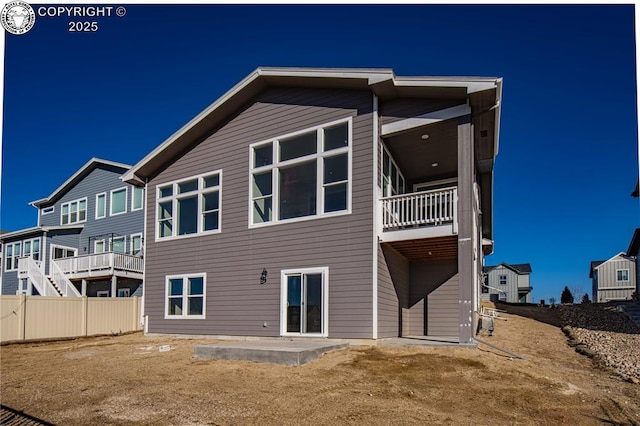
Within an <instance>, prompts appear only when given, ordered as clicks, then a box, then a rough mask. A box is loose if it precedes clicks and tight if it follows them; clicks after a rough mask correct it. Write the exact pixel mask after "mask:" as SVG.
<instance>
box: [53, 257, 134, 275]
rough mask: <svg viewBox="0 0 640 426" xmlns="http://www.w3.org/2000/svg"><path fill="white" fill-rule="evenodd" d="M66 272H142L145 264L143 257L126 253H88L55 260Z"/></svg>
mask: <svg viewBox="0 0 640 426" xmlns="http://www.w3.org/2000/svg"><path fill="white" fill-rule="evenodd" d="M55 263H57V264H58V266H59V267H60V269H61V270H62V272H63V273H65V274H77V273H82V272H94V271H101V270H111V269H115V270H121V271H129V272H137V273H142V271H143V268H144V264H143V260H142V258H141V257H138V256H132V255H130V254H125V253H113V252H109V253H98V254H87V255H82V256H76V257H69V258H66V259H58V260H56V261H55Z"/></svg>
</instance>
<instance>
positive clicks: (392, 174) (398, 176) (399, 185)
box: [382, 144, 406, 197]
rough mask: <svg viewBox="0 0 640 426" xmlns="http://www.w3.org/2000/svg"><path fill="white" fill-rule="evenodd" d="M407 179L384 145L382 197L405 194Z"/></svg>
mask: <svg viewBox="0 0 640 426" xmlns="http://www.w3.org/2000/svg"><path fill="white" fill-rule="evenodd" d="M405 182H406V181H405V179H404V176H403V174H402V172H400V168H399V167H398V165H397V164H396V162H395V161H394V159H393V157H392V156H391V154H390V153H389V151H388V150H387V147H386V146H384V144H383V145H382V196H383V197H391V196H393V195H399V194H404V193H405Z"/></svg>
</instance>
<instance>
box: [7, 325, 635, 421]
mask: <svg viewBox="0 0 640 426" xmlns="http://www.w3.org/2000/svg"><path fill="white" fill-rule="evenodd" d="M503 317H504V318H506V319H507V321H499V322H497V324H496V330H495V332H494V335H493V337H485V340H488V341H491V342H492V343H494V344H497V345H500V346H502V347H504V348H507V349H509V350H511V351H514V352H516V353H518V354H520V355H522V356H524V357H526V358H527V360H526V361H524V360H518V359H512V358H510V357H509V356H507V355H505V354H504V353H502V352H500V351H497V350H495V349H491V348H489V347H487V346H484V345H480V346H479V347H478V348H477V349H470V348H461V347H422V346H421V347H417V346H411V347H384V346H378V347H364V346H361V347H350V348H348V349H344V350H339V351H335V352H331V353H328V354H325V355H324V356H323V357H321V358H320V359H319V360H317V361H314V362H312V363H309V364H306V365H303V366H299V367H287V366H280V365H268V364H258V363H252V362H241V361H220V360H204V359H197V358H194V357H193V347H194V345H196V344H201V343H212V341H211V340H189V339H180V338H168V337H145V336H142V335H141V334H133V335H127V336H119V337H100V338H87V339H79V340H74V341H63V342H55V343H39V344H19V345H18V344H16V345H9V346H3V347H2V348H0V355H1V359H0V361H1V367H2V372H1V383H2V394H1V398H2V403H3V404H5V405H8V406H10V407H12V408H15V409H18V410H24V411H25V412H26V413H28V414H30V415H33V416H36V417H39V418H41V419H44V420H47V421H49V422H52V423H55V424H60V425H94V424H116V425H124V424H136V425H165V424H166V425H169V424H171V425H227V424H261V425H265V424H278V425H298V424H311V423H313V424H326V425H336V424H367V425H368V424H451V425H466V424H474V425H489V424H500V425H515V424H518V425H559V424H571V425H596V424H621V425H640V385H637V384H633V383H628V382H626V381H624V380H622V379H621V378H620V377H619V376H616V375H614V374H613V373H612V372H611V371H607V370H602V369H598V368H596V367H594V365H593V361H592V360H591V359H589V358H587V357H584V356H582V355H579V354H577V353H576V352H575V351H574V350H573V349H572V348H570V347H569V346H568V345H567V339H566V337H565V336H564V335H563V333H562V332H561V331H560V329H559V328H558V327H557V326H554V325H551V324H546V323H544V322H540V321H536V320H534V319H529V318H525V317H521V316H517V315H510V314H504V315H503ZM161 345H171V348H172V350H170V351H169V352H159V351H158V348H159V346H161Z"/></svg>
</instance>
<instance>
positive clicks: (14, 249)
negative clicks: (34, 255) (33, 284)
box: [4, 241, 22, 271]
mask: <svg viewBox="0 0 640 426" xmlns="http://www.w3.org/2000/svg"><path fill="white" fill-rule="evenodd" d="M21 256H22V241H18V242H17V243H9V244H6V245H5V254H4V257H5V262H4V270H5V271H15V270H17V269H18V258H20V257H21Z"/></svg>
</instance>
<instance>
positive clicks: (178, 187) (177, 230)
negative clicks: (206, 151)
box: [156, 170, 222, 239]
mask: <svg viewBox="0 0 640 426" xmlns="http://www.w3.org/2000/svg"><path fill="white" fill-rule="evenodd" d="M221 191H222V171H221V170H218V171H215V172H213V173H209V174H206V175H201V176H194V177H190V178H187V179H182V180H179V181H175V182H172V183H168V184H163V185H158V186H157V188H156V193H157V195H156V196H157V201H156V205H157V208H156V214H157V218H156V238H157V239H167V238H172V237H182V236H188V235H194V234H204V233H214V232H219V231H220V220H221V215H220V206H221V201H220V192H221Z"/></svg>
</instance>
